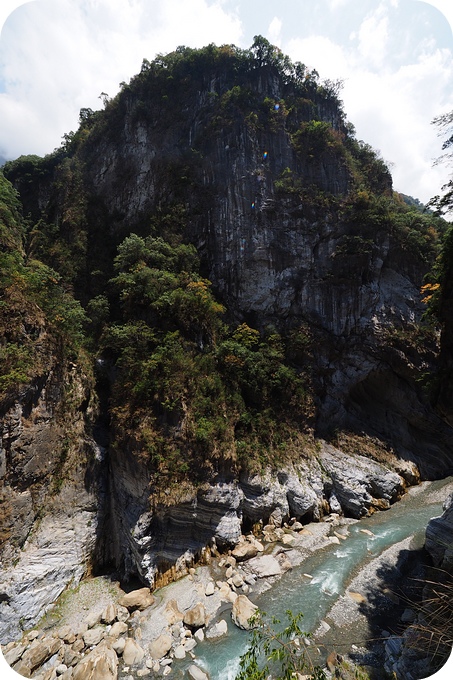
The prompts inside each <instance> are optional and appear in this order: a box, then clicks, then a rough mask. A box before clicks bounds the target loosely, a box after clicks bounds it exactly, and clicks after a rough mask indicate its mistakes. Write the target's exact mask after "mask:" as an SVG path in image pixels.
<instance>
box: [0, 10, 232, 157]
mask: <svg viewBox="0 0 453 680" xmlns="http://www.w3.org/2000/svg"><path fill="white" fill-rule="evenodd" d="M241 34H242V28H241V23H240V21H239V19H238V17H237V16H236V15H235V14H233V13H231V12H230V13H227V12H226V11H225V10H224V9H223V8H222V5H221V3H220V2H216V1H215V0H35V2H33V3H30V4H27V5H25V6H24V7H21V8H20V9H19V10H18V11H16V12H14V14H13V15H12V16H11V17H10V18H9V20H8V21H7V23H6V24H5V26H4V29H3V32H2V35H1V41H0V86H2V87H0V90H3V91H0V154H3V155H6V156H8V157H16V156H18V155H20V154H24V153H38V154H45V153H48V152H50V151H52V150H53V148H55V147H56V146H59V144H60V142H61V137H62V135H63V134H64V133H66V132H69V131H70V130H71V129H75V128H76V127H77V122H78V113H79V110H80V108H82V107H91V108H93V109H95V108H99V107H100V106H101V104H100V101H99V95H100V93H101V92H107V93H108V94H109V95H111V96H113V95H114V94H116V92H117V91H118V87H119V83H120V82H121V81H128V80H129V79H130V77H132V76H133V75H134V74H135V73H137V72H138V71H139V70H140V66H141V63H142V60H143V58H144V57H146V58H147V59H152V58H153V57H154V56H155V55H156V53H158V52H170V51H172V50H173V49H174V48H175V47H176V46H177V45H181V44H185V45H189V46H191V47H202V46H203V45H206V44H208V43H211V42H215V43H217V44H222V43H238V42H239V41H240V38H241ZM2 81H3V82H2Z"/></svg>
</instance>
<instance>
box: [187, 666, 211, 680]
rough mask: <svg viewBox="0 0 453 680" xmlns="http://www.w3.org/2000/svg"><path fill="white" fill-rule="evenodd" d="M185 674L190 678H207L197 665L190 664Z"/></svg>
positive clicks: (193, 679) (196, 679)
mask: <svg viewBox="0 0 453 680" xmlns="http://www.w3.org/2000/svg"><path fill="white" fill-rule="evenodd" d="M187 674H188V676H189V678H191V680H209V675H208V674H207V673H205V672H204V671H203V670H201V668H200V667H199V666H196V665H195V664H192V665H191V666H189V668H188V669H187Z"/></svg>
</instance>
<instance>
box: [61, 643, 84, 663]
mask: <svg viewBox="0 0 453 680" xmlns="http://www.w3.org/2000/svg"><path fill="white" fill-rule="evenodd" d="M80 659H81V655H80V653H79V652H75V651H74V650H73V649H71V647H65V650H64V655H63V663H64V664H65V665H66V666H68V668H69V666H75V665H76V664H77V663H78V662H79V661H80Z"/></svg>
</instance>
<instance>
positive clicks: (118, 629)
mask: <svg viewBox="0 0 453 680" xmlns="http://www.w3.org/2000/svg"><path fill="white" fill-rule="evenodd" d="M123 633H127V623H124V621H115V623H114V624H113V626H112V627H111V628H110V630H109V635H110V637H113V638H117V637H119V636H120V635H122V634H123Z"/></svg>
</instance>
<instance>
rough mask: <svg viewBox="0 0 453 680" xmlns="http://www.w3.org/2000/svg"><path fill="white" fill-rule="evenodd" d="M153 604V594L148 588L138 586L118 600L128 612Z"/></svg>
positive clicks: (140, 609)
mask: <svg viewBox="0 0 453 680" xmlns="http://www.w3.org/2000/svg"><path fill="white" fill-rule="evenodd" d="M152 604H154V596H153V595H152V594H151V591H150V589H149V588H139V589H138V590H132V591H131V592H130V593H127V594H126V595H124V597H122V598H121V600H120V605H121V606H123V607H126V608H127V609H128V610H129V611H130V612H131V611H135V610H137V609H138V610H139V611H143V610H144V609H147V608H148V607H150V606H151V605H152Z"/></svg>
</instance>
